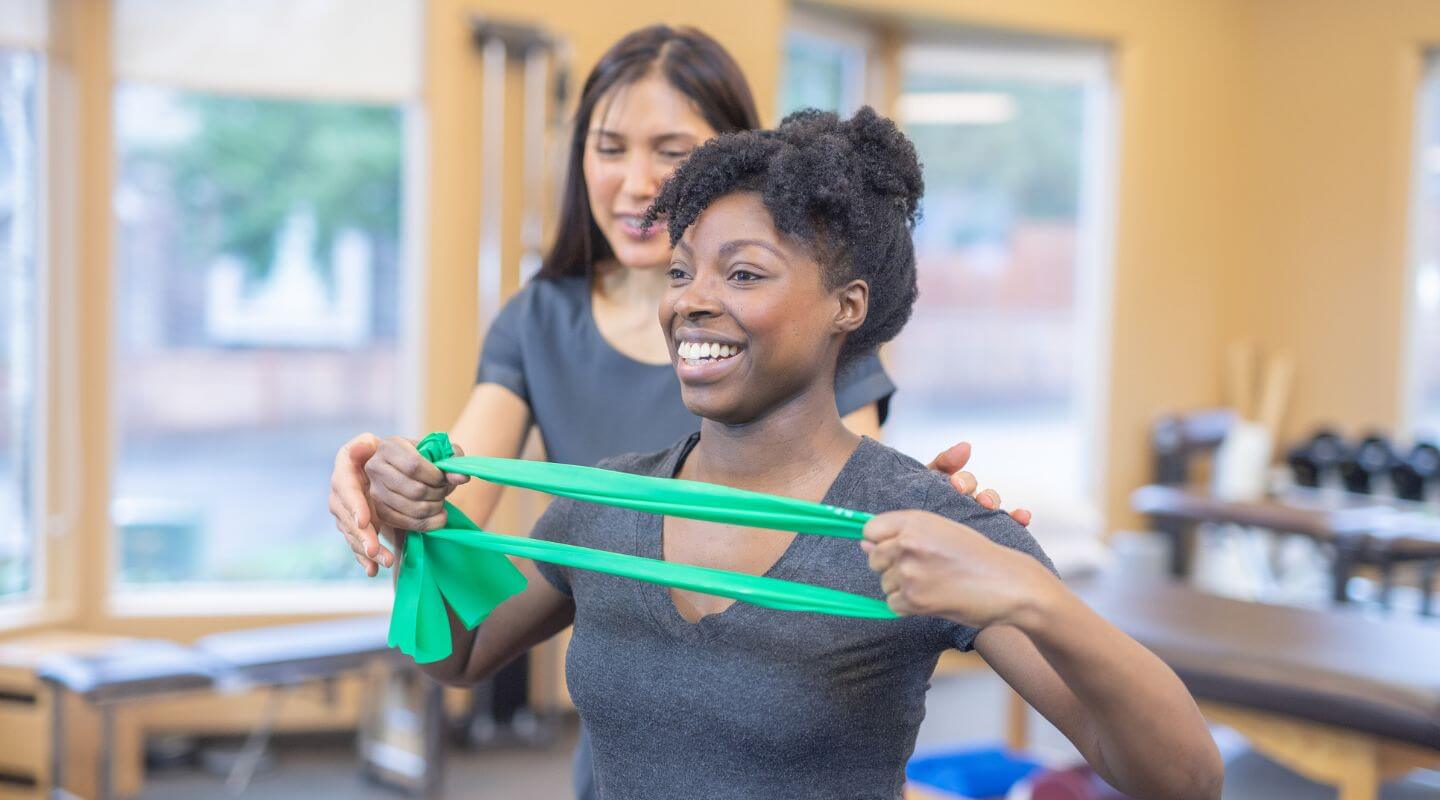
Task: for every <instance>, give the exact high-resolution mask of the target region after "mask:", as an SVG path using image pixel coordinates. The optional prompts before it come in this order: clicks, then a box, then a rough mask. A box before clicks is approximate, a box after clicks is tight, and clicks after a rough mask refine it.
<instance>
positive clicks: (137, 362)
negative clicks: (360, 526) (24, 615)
mask: <svg viewBox="0 0 1440 800" xmlns="http://www.w3.org/2000/svg"><path fill="white" fill-rule="evenodd" d="M115 121H116V137H117V142H116V147H117V162H118V175H117V183H116V188H115V199H114V205H115V213H116V217H117V223H118V224H117V229H116V230H117V251H116V262H117V263H116V293H117V294H116V297H115V342H114V353H115V357H116V365H115V370H114V380H115V389H114V392H115V401H116V409H115V411H116V414H117V430H118V444H119V447H118V451H117V452H118V463H117V464H116V469H115V473H114V498H113V499H114V502H113V506H112V512H113V521H114V526H115V536H116V539H115V542H116V544H115V547H116V552H115V563H116V565H117V568H118V570H119V576H118V577H119V580H120V582H122V583H126V584H132V585H133V584H149V583H174V582H227V581H316V580H331V579H343V578H354V577H356V576H361V577H363V575H361V573H359V571H358V570H357V569H355V564H354V561H353V559H350V558H349V557H347V556H346V554H345V549H344V547H343V543H342V542H341V541H340V540H339V537H338V535H337V534H336V533H335V530H334V527H333V521H332V520H331V519H330V516H329V514H328V513H327V510H326V506H325V502H324V495H325V487H326V480H327V477H328V475H329V471H330V466H331V463H332V460H333V458H334V453H335V449H336V447H337V446H338V445H339V444H340V443H341V442H343V441H344V440H346V439H347V438H349V437H350V436H352V435H354V434H355V433H356V432H358V431H361V430H376V431H382V432H389V431H395V430H397V429H399V428H400V426H401V422H400V420H399V419H398V413H399V408H400V403H401V398H402V397H403V395H404V393H406V392H408V391H410V388H409V387H405V386H402V375H403V371H402V369H401V364H400V363H399V362H400V360H401V358H402V348H401V347H400V338H401V337H400V331H401V328H402V326H401V325H400V318H401V315H402V313H403V303H402V297H403V296H404V293H403V292H402V291H401V274H402V270H401V263H402V258H401V254H402V247H401V235H400V232H401V218H402V214H401V206H402V202H401V200H402V194H403V192H402V184H403V181H402V173H403V171H404V163H403V162H404V158H403V154H404V146H403V145H404V138H405V136H404V131H405V126H404V112H403V111H402V110H401V109H399V108H397V107H394V106H387V105H362V104H354V103H332V102H315V101H294V100H273V99H256V98H250V97H243V96H242V97H236V96H221V95H211V94H204V93H198V92H190V91H180V90H175V89H169V88H158V87H154V86H146V85H126V86H123V87H122V88H120V89H119V90H117V92H116V95H115Z"/></svg>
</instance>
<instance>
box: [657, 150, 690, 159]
mask: <svg viewBox="0 0 1440 800" xmlns="http://www.w3.org/2000/svg"><path fill="white" fill-rule="evenodd" d="M660 155H662V156H664V157H666V158H675V159H680V158H684V157H686V156H688V155H690V151H689V150H661V151H660Z"/></svg>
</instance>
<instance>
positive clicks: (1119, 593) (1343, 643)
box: [1071, 575, 1440, 800]
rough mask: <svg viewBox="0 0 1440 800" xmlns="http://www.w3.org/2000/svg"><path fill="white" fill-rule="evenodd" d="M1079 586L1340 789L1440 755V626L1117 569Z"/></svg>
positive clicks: (1364, 793)
mask: <svg viewBox="0 0 1440 800" xmlns="http://www.w3.org/2000/svg"><path fill="white" fill-rule="evenodd" d="M1071 588H1072V589H1074V590H1075V591H1076V592H1077V593H1078V594H1079V595H1080V596H1081V597H1082V598H1084V599H1085V601H1086V602H1087V603H1089V604H1090V605H1091V607H1093V608H1094V609H1095V610H1096V611H1097V612H1099V613H1100V614H1101V615H1102V616H1104V617H1105V618H1106V619H1108V620H1110V622H1111V623H1113V624H1114V625H1116V626H1117V627H1119V628H1120V629H1121V630H1123V631H1125V632H1126V633H1128V634H1129V635H1130V636H1132V637H1134V638H1135V639H1136V640H1138V641H1139V642H1140V643H1141V644H1143V645H1145V646H1146V647H1148V648H1149V649H1150V650H1152V651H1153V652H1155V654H1156V655H1158V656H1159V657H1160V658H1161V659H1163V660H1164V661H1165V663H1167V664H1169V665H1170V667H1171V668H1172V669H1174V670H1175V672H1176V673H1177V674H1178V675H1179V676H1180V678H1181V679H1182V680H1183V681H1184V682H1185V685H1186V686H1188V687H1189V688H1190V691H1191V693H1193V694H1194V695H1195V698H1196V700H1197V701H1199V703H1200V706H1201V709H1202V710H1203V711H1204V712H1205V714H1206V716H1207V717H1208V718H1209V719H1210V720H1211V721H1212V722H1216V723H1220V724H1223V725H1228V726H1231V727H1233V728H1235V729H1237V730H1238V731H1240V733H1242V734H1244V735H1245V736H1246V737H1247V738H1248V739H1249V740H1250V742H1251V744H1252V745H1253V746H1254V747H1255V748H1256V749H1257V750H1259V751H1260V752H1262V753H1264V754H1265V755H1267V756H1269V757H1271V758H1273V759H1275V760H1276V761H1279V762H1281V763H1283V764H1285V765H1287V766H1288V767H1290V768H1291V769H1294V770H1295V771H1296V772H1298V773H1300V774H1302V775H1304V776H1306V777H1307V778H1310V779H1311V780H1315V781H1320V782H1323V783H1328V784H1330V785H1333V786H1336V787H1337V788H1338V789H1339V792H1340V799H1341V800H1372V798H1374V797H1376V796H1377V794H1378V791H1379V784H1380V783H1381V782H1382V781H1384V780H1388V779H1391V778H1395V777H1399V776H1400V775H1403V774H1405V773H1406V772H1409V771H1411V770H1413V769H1417V768H1422V767H1429V768H1434V767H1437V766H1440V625H1436V624H1434V623H1430V622H1427V621H1421V620H1395V619H1375V618H1373V617H1370V616H1366V615H1362V614H1359V613H1356V612H1355V611H1353V610H1351V609H1345V608H1337V609H1327V610H1312V609H1301V608H1289V607H1282V606H1272V605H1264V604H1260V603H1252V602H1246V601H1243V600H1234V599H1230V598H1225V597H1218V596H1215V595H1209V594H1204V593H1201V592H1198V591H1195V590H1193V589H1190V588H1188V587H1186V586H1183V585H1181V584H1177V583H1171V582H1143V581H1133V580H1127V579H1124V578H1123V577H1122V576H1116V575H1108V576H1102V577H1097V578H1092V579H1090V580H1087V581H1077V582H1075V583H1074V584H1072V586H1071Z"/></svg>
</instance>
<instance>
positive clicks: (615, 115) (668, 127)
mask: <svg viewBox="0 0 1440 800" xmlns="http://www.w3.org/2000/svg"><path fill="white" fill-rule="evenodd" d="M600 132H604V133H606V134H609V135H615V136H622V137H625V138H651V137H655V136H663V135H667V134H671V133H678V134H690V135H692V136H695V137H696V138H701V139H705V138H709V137H711V136H713V135H714V134H715V131H714V129H712V128H711V127H710V124H709V123H708V122H706V121H705V118H704V117H703V116H701V114H700V112H699V110H698V109H697V108H696V107H695V102H694V101H693V100H691V99H690V98H689V97H687V96H686V95H685V94H684V93H683V92H681V91H680V90H678V89H676V88H675V87H674V86H671V85H670V82H669V81H667V80H665V77H664V76H663V75H661V74H659V73H658V72H655V71H651V72H649V73H647V74H646V75H645V76H644V77H642V78H640V79H638V80H635V81H629V82H626V83H622V84H620V85H617V86H613V87H611V88H610V89H609V90H607V91H606V92H605V94H603V95H601V97H600V101H599V102H598V103H596V106H595V114H594V116H593V117H592V118H591V120H590V133H591V135H594V134H597V133H600Z"/></svg>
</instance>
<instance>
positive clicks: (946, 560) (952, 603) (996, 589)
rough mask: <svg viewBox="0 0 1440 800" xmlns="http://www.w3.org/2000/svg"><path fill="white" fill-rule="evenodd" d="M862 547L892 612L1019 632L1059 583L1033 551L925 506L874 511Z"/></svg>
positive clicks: (1040, 612) (867, 525) (1049, 599)
mask: <svg viewBox="0 0 1440 800" xmlns="http://www.w3.org/2000/svg"><path fill="white" fill-rule="evenodd" d="M860 547H861V549H862V550H864V551H865V552H866V554H867V555H869V557H870V569H872V570H874V571H876V572H878V573H880V585H881V587H882V588H883V589H884V591H885V602H886V603H888V604H889V606H890V609H891V610H892V611H894V612H896V613H897V614H904V615H911V616H928V617H944V618H946V619H949V620H952V621H954V622H959V623H961V624H962V625H969V626H971V627H975V628H984V627H987V626H990V625H1015V626H1017V627H1019V628H1021V629H1022V630H1023V629H1025V627H1026V623H1028V622H1030V621H1031V620H1032V619H1033V617H1035V616H1036V615H1037V614H1042V613H1043V608H1044V606H1045V604H1046V603H1048V602H1050V601H1051V600H1052V599H1054V597H1055V591H1056V589H1057V588H1059V586H1060V583H1059V581H1058V580H1056V579H1055V576H1053V575H1051V574H1050V572H1049V571H1048V570H1046V569H1045V566H1044V565H1043V564H1041V563H1040V562H1039V561H1036V560H1035V559H1034V558H1032V557H1031V556H1029V555H1026V554H1025V553H1022V552H1020V551H1018V550H1012V549H1010V548H1008V547H1005V546H1003V545H999V544H996V543H995V542H992V541H990V540H989V539H987V538H986V537H985V536H983V535H981V534H980V533H978V532H976V531H975V530H974V529H972V528H969V527H967V526H965V525H961V524H960V523H958V522H954V521H952V520H949V519H946V518H945V517H942V516H940V515H938V514H932V513H930V512H928V511H919V510H908V511H891V512H888V513H885V514H879V515H877V516H876V517H875V518H874V519H872V520H870V521H869V522H868V523H866V524H865V539H864V540H863V541H862V542H861V543H860Z"/></svg>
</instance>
